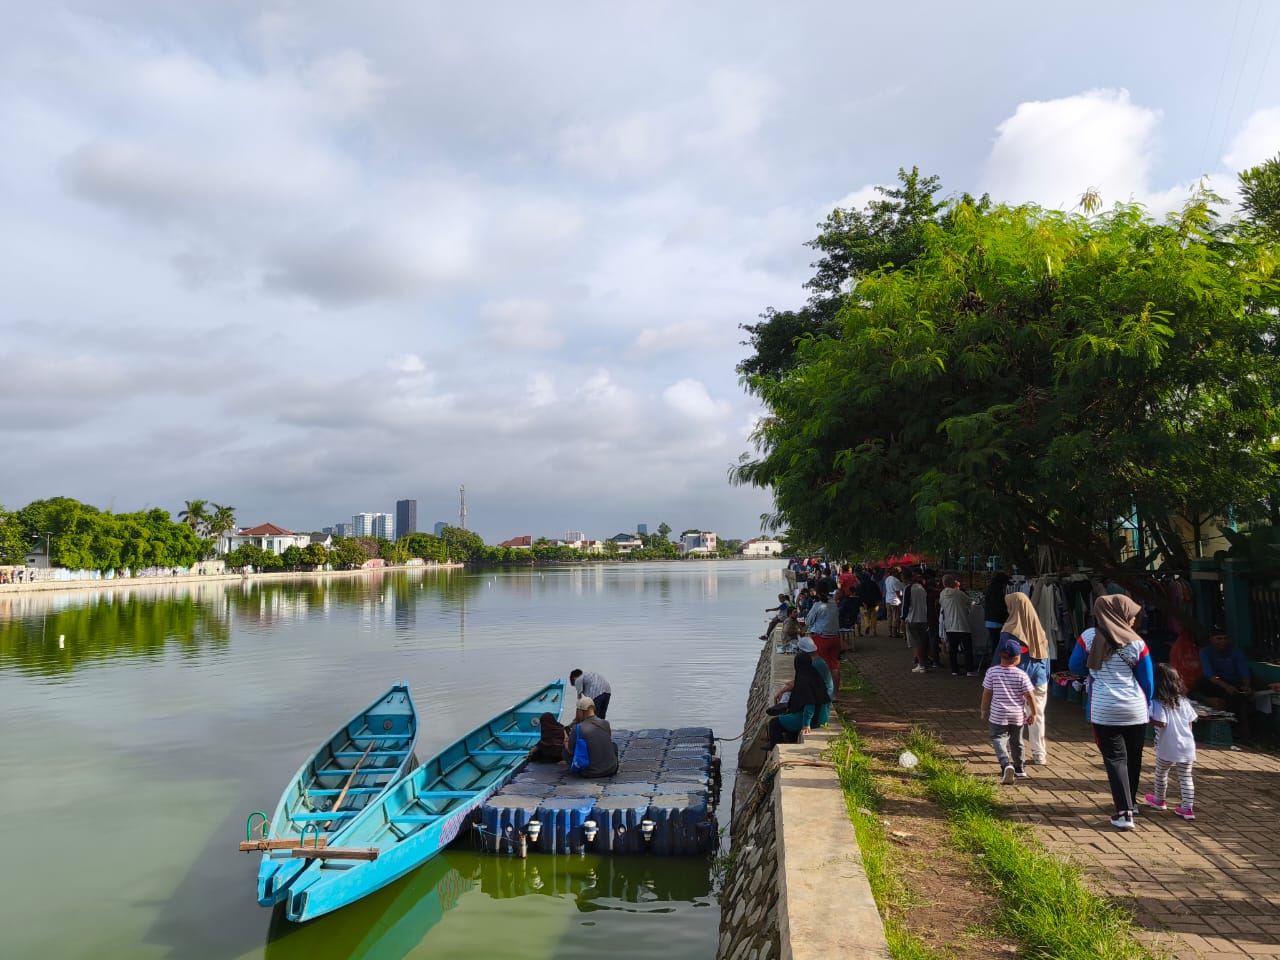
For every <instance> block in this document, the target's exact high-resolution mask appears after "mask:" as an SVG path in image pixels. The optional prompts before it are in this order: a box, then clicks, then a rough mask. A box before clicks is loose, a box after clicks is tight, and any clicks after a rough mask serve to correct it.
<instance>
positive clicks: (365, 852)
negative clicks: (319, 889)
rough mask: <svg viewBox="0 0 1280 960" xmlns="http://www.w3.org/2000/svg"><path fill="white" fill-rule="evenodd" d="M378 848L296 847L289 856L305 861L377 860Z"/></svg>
mask: <svg viewBox="0 0 1280 960" xmlns="http://www.w3.org/2000/svg"><path fill="white" fill-rule="evenodd" d="M378 853H379V850H378V848H377V847H295V848H294V849H292V850H290V851H289V856H290V857H294V858H297V859H305V860H377V859H378Z"/></svg>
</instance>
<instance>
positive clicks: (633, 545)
mask: <svg viewBox="0 0 1280 960" xmlns="http://www.w3.org/2000/svg"><path fill="white" fill-rule="evenodd" d="M609 539H610V540H612V541H613V542H614V543H616V544H617V545H618V552H619V553H630V552H631V551H632V550H639V549H640V548H641V547H643V546H644V541H643V540H641V539H640V538H639V537H637V536H635V535H634V534H631V533H620V534H618V535H617V536H616V537H610V538H609Z"/></svg>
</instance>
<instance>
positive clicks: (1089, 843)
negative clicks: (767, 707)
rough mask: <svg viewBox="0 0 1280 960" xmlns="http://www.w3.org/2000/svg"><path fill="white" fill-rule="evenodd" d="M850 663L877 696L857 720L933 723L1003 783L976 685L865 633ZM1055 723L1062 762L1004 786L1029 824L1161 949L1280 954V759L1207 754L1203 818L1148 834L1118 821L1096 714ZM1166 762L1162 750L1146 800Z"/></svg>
mask: <svg viewBox="0 0 1280 960" xmlns="http://www.w3.org/2000/svg"><path fill="white" fill-rule="evenodd" d="M884 630H885V628H884V625H883V624H882V625H881V631H882V633H883V632H884ZM846 656H847V657H848V658H850V659H852V660H853V661H854V662H855V663H856V664H857V667H858V670H859V672H860V673H861V674H862V675H863V676H864V677H865V678H866V679H867V680H868V681H869V682H870V684H871V686H872V688H873V689H872V691H871V692H870V694H865V695H855V696H854V697H853V698H852V707H853V709H852V719H854V720H855V721H856V720H857V704H858V702H859V701H860V700H862V699H863V698H864V697H867V698H869V699H870V700H872V701H875V705H876V706H877V707H879V708H881V709H883V710H885V711H888V712H891V713H895V714H898V715H899V716H901V718H902V719H903V720H905V721H907V722H908V723H919V724H921V725H923V726H928V727H931V728H933V729H934V730H935V731H936V733H937V734H938V736H939V737H940V738H941V739H942V741H943V742H944V743H945V744H946V746H947V748H948V749H949V750H950V751H951V753H952V754H953V755H954V756H955V757H956V758H957V759H959V760H961V761H962V762H963V763H964V764H965V765H966V767H967V768H968V769H969V770H970V771H971V772H973V773H976V774H980V775H983V776H991V777H994V775H995V774H996V773H997V771H996V764H995V757H994V754H993V753H992V750H991V747H990V744H989V742H988V740H987V736H986V724H985V723H984V722H983V721H982V719H981V717H979V715H978V699H979V697H980V695H981V687H980V681H979V680H978V679H977V678H976V677H953V676H951V674H950V672H948V671H945V670H937V671H933V672H931V673H928V674H923V675H920V674H912V673H911V672H910V670H911V653H910V651H908V650H907V649H906V648H905V641H903V640H902V639H899V638H890V637H887V636H880V637H859V638H858V640H857V651H856V652H855V653H854V654H852V655H846ZM846 697H848V695H846ZM842 699H844V698H842ZM870 706H871V704H868V708H870ZM1046 715H1047V720H1048V741H1049V742H1048V751H1049V764H1048V766H1044V767H1029V768H1028V770H1029V772H1030V773H1031V779H1030V780H1023V781H1019V782H1018V783H1017V784H1015V785H1013V786H1009V787H1004V786H1002V787H1000V790H1001V795H1002V796H1003V797H1004V798H1005V799H1007V800H1008V801H1009V802H1010V804H1011V807H1012V809H1013V811H1014V814H1015V816H1016V817H1017V818H1018V819H1021V820H1024V821H1026V822H1028V823H1031V824H1033V825H1034V827H1035V833H1036V835H1037V836H1038V837H1039V839H1040V840H1041V841H1042V842H1043V843H1044V844H1045V846H1046V847H1048V848H1049V849H1050V850H1052V851H1053V852H1054V853H1056V854H1058V855H1060V856H1063V857H1067V858H1070V859H1072V860H1074V861H1076V862H1078V863H1079V864H1080V865H1081V866H1082V867H1084V869H1085V871H1086V873H1087V875H1088V876H1089V877H1090V879H1091V880H1092V881H1093V883H1094V885H1095V888H1096V889H1098V890H1100V891H1101V892H1104V893H1106V894H1109V895H1111V896H1113V897H1116V898H1117V899H1119V900H1121V901H1123V902H1124V903H1126V904H1127V905H1128V906H1129V907H1130V908H1131V909H1132V910H1133V912H1134V916H1135V919H1136V920H1137V922H1138V924H1139V925H1141V926H1142V927H1143V928H1144V930H1145V931H1146V934H1145V937H1146V939H1147V940H1148V941H1149V943H1150V945H1151V946H1152V947H1154V948H1156V949H1160V948H1163V949H1165V950H1167V951H1168V952H1169V953H1170V954H1171V955H1173V956H1178V957H1200V958H1204V960H1228V958H1231V960H1238V958H1243V957H1280V756H1277V755H1275V754H1269V753H1258V752H1256V751H1253V750H1241V751H1236V750H1227V749H1221V748H1214V747H1202V748H1201V749H1200V750H1199V751H1198V754H1199V756H1198V759H1197V762H1196V766H1195V786H1196V803H1195V806H1196V814H1197V819H1196V820H1195V821H1193V822H1188V821H1184V820H1182V819H1180V818H1178V817H1176V816H1174V814H1173V813H1172V812H1168V813H1159V812H1156V811H1154V810H1151V809H1150V808H1147V807H1145V806H1144V807H1143V808H1142V809H1141V811H1140V813H1139V816H1138V827H1137V829H1136V830H1134V831H1133V832H1131V833H1125V832H1121V831H1118V830H1115V829H1114V828H1112V827H1111V826H1110V824H1109V823H1108V822H1107V821H1108V818H1109V817H1110V815H1111V810H1110V805H1111V799H1110V797H1111V794H1110V791H1109V790H1108V789H1107V782H1106V776H1105V774H1104V772H1103V769H1102V762H1101V759H1100V758H1099V756H1098V751H1097V748H1096V747H1095V746H1094V744H1093V740H1092V736H1091V733H1090V729H1089V725H1088V724H1087V723H1086V722H1085V719H1084V710H1083V708H1082V707H1081V706H1080V705H1079V704H1070V703H1067V702H1066V701H1064V700H1057V699H1053V698H1050V700H1049V706H1048V709H1047V710H1046ZM1154 766H1155V757H1154V753H1153V752H1152V751H1151V750H1150V749H1148V750H1147V752H1146V754H1145V755H1144V763H1143V781H1142V792H1143V793H1147V792H1149V791H1150V790H1151V775H1152V771H1153V770H1154ZM1171 779H1172V780H1173V781H1174V782H1172V783H1171V784H1170V790H1171V792H1172V794H1173V796H1172V797H1171V798H1170V800H1171V801H1172V800H1174V799H1176V797H1177V784H1176V778H1171ZM1173 805H1174V804H1173V803H1172V802H1170V809H1171V810H1172V807H1173Z"/></svg>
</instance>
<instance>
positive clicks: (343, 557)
mask: <svg viewBox="0 0 1280 960" xmlns="http://www.w3.org/2000/svg"><path fill="white" fill-rule="evenodd" d="M368 559H369V554H368V553H366V552H365V549H364V547H363V546H362V541H360V540H357V539H355V538H354V537H334V538H333V550H331V551H330V553H329V562H330V563H332V564H333V566H334V568H335V569H338V570H354V569H355V568H356V567H359V566H361V565H363V564H364V563H365V562H366V561H367V560H368Z"/></svg>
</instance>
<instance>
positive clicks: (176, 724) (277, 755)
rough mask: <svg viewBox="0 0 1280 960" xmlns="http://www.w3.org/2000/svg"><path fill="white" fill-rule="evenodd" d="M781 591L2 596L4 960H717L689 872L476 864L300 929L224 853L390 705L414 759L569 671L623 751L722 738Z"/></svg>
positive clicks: (670, 583) (439, 866)
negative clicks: (259, 814) (620, 730)
mask: <svg viewBox="0 0 1280 960" xmlns="http://www.w3.org/2000/svg"><path fill="white" fill-rule="evenodd" d="M781 579H782V576H781V570H780V568H779V567H778V566H777V565H775V564H765V563H746V562H737V563H714V562H707V563H687V564H672V563H668V564H620V565H600V566H590V567H565V568H555V569H550V570H531V569H520V570H503V571H483V572H482V571H461V570H459V571H437V572H427V571H423V572H417V573H404V572H396V573H393V574H369V575H366V576H361V577H358V578H353V579H334V580H329V581H305V582H299V583H292V584H286V583H270V584H261V583H247V584H240V583H231V584H223V583H208V584H197V585H194V586H191V587H188V586H182V585H169V586H154V587H130V588H126V589H124V590H114V591H106V590H104V591H97V592H94V591H83V592H80V591H77V592H67V593H51V594H21V595H15V594H4V595H0V729H2V730H3V731H4V735H3V736H2V737H0V769H2V770H4V771H5V775H4V776H3V778H0V810H2V811H3V813H4V816H3V817H2V818H0V851H3V859H2V860H0V863H2V864H3V869H4V881H3V895H2V896H0V957H23V958H25V957H48V958H55V957H56V958H60V960H61V958H68V960H70V958H80V957H83V958H95V960H112V958H130V960H132V958H183V960H186V958H193V960H204V958H216V960H239V958H253V957H262V956H264V955H265V956H267V957H273V958H303V957H309V958H327V957H377V958H390V960H399V958H402V957H452V956H459V957H461V956H466V957H469V958H480V960H482V958H500V957H521V958H528V960H533V958H539V957H576V956H582V957H598V956H600V955H601V954H602V953H606V952H607V954H608V955H609V956H610V960H617V958H631V957H636V958H639V957H655V956H658V955H662V956H663V957H665V958H671V960H679V958H701V960H709V958H711V957H712V956H714V953H715V942H716V934H717V925H718V923H719V908H718V906H717V904H716V902H715V899H714V895H713V892H712V887H711V879H710V875H711V868H710V863H709V861H708V860H705V859H701V858H672V859H665V858H657V857H642V858H617V859H612V858H597V857H585V858H582V857H547V856H539V857H531V858H530V859H529V860H527V861H520V860H518V859H511V858H507V857H498V856H494V855H491V854H477V853H473V852H471V851H469V850H468V849H467V846H466V842H465V840H464V841H463V842H462V843H460V844H459V845H458V846H455V847H454V848H452V849H450V850H449V851H448V852H447V853H446V854H444V855H442V856H441V857H438V858H436V859H435V860H433V861H432V862H430V863H428V864H427V865H426V866H425V867H423V868H422V869H420V870H418V871H417V872H415V873H413V874H410V875H409V876H407V877H404V878H402V879H401V880H400V881H398V882H397V883H395V884H392V885H391V886H389V887H387V888H385V889H383V890H381V891H379V892H378V893H377V894H375V895H374V896H371V897H369V898H367V899H366V900H364V901H362V902H360V903H358V904H356V905H353V906H351V907H348V908H346V909H344V910H341V911H339V912H337V913H335V914H333V915H330V916H328V917H323V918H321V919H320V920H318V921H315V922H314V923H311V924H308V925H305V926H296V925H293V924H290V923H288V922H287V921H284V920H283V919H282V918H281V917H280V916H278V915H277V916H273V915H272V912H271V911H268V910H264V909H262V908H261V907H259V906H258V905H257V903H256V901H255V899H254V892H255V891H254V878H255V875H256V869H257V857H256V855H247V854H242V853H239V852H238V851H236V849H235V845H236V842H237V841H238V840H239V839H241V838H242V837H243V835H244V819H245V817H246V815H247V814H248V813H249V812H250V811H252V810H263V809H265V810H268V811H269V810H271V809H272V807H273V806H274V804H275V801H276V799H277V797H278V796H279V792H280V790H281V789H282V788H283V786H284V785H285V783H286V781H287V780H288V779H289V777H290V775H291V774H292V773H293V771H294V770H295V769H296V768H297V766H298V765H299V764H300V763H301V762H302V761H303V760H304V759H305V758H306V757H307V756H308V755H309V754H310V752H311V751H312V750H313V749H314V748H315V747H316V746H317V745H318V744H319V743H320V741H322V740H323V739H324V738H325V737H327V736H328V735H329V733H331V732H332V730H333V729H334V728H335V727H337V726H338V725H339V724H340V723H341V722H343V721H344V720H345V719H346V718H347V717H349V716H350V715H351V714H352V713H354V712H355V711H356V710H357V709H359V708H361V707H363V706H364V705H366V704H367V703H369V702H370V701H371V700H372V699H373V698H374V697H375V696H377V695H378V694H379V693H381V692H382V691H383V690H385V689H386V687H387V686H389V685H390V684H391V682H392V681H394V680H398V679H406V680H408V681H409V682H410V683H411V684H412V686H413V691H414V697H415V700H416V701H417V703H418V706H419V710H420V713H421V714H422V717H423V725H422V730H421V733H420V736H419V741H418V754H419V756H424V755H429V754H430V753H432V752H434V750H435V749H437V748H439V747H441V746H443V745H445V744H446V743H448V742H450V741H451V740H453V739H455V738H456V737H457V736H459V735H460V734H462V733H464V732H466V731H467V730H469V729H471V728H472V727H474V726H475V725H476V724H477V723H479V722H480V721H482V720H484V719H486V718H487V717H488V716H490V715H491V714H493V713H496V712H497V711H498V710H499V709H501V708H502V707H505V706H508V705H509V704H511V703H513V702H515V701H517V700H519V699H521V698H522V697H523V696H525V695H527V694H528V693H529V692H531V691H532V690H533V689H535V688H536V687H538V686H540V685H542V684H543V683H545V682H547V681H548V680H551V679H554V678H556V677H563V676H566V675H567V674H568V671H569V669H570V668H572V667H575V666H581V667H583V668H585V669H594V670H598V671H600V672H601V673H603V674H604V675H605V676H607V677H608V678H609V680H610V682H611V684H612V686H613V691H614V693H613V702H612V704H611V706H610V710H609V719H610V721H611V722H612V723H613V724H614V725H615V726H618V727H678V726H692V725H707V726H711V727H713V728H714V729H715V731H716V734H717V736H725V737H732V736H735V735H737V734H738V733H739V731H740V725H741V722H742V714H743V709H744V702H745V698H746V692H747V686H748V684H749V683H750V679H751V674H752V671H753V669H754V666H755V659H756V653H757V651H758V649H759V644H758V643H757V642H756V640H755V636H756V634H758V633H759V632H760V630H761V628H762V625H763V621H764V615H763V613H762V611H763V608H764V607H766V606H768V605H769V604H770V602H771V601H772V597H773V595H774V594H776V593H777V588H778V585H779V583H780V582H781ZM735 748H736V744H730V745H729V748H728V749H726V750H723V751H722V753H723V755H724V760H725V773H726V777H725V781H726V786H725V793H724V797H725V800H726V806H727V798H728V796H729V789H730V784H731V781H732V761H733V759H734V755H735ZM726 818H727V812H726V813H723V814H722V817H721V820H722V825H723V821H724V820H725V819H726Z"/></svg>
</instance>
